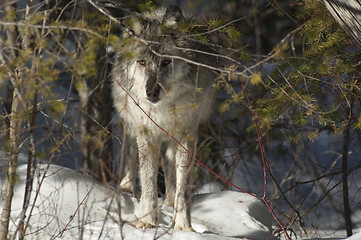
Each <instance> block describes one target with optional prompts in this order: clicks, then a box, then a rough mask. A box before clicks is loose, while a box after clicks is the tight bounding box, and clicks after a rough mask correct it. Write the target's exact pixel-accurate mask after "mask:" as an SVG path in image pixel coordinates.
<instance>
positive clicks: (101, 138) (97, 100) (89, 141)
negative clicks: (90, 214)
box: [79, 46, 113, 182]
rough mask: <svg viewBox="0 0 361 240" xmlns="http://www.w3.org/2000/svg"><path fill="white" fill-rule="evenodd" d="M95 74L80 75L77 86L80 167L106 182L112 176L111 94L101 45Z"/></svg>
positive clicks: (105, 60)
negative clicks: (79, 87) (80, 151)
mask: <svg viewBox="0 0 361 240" xmlns="http://www.w3.org/2000/svg"><path fill="white" fill-rule="evenodd" d="M97 59H98V60H97V66H101V67H100V68H98V69H97V74H96V76H95V77H91V78H85V79H83V83H84V84H83V85H84V87H82V89H80V90H79V95H80V104H81V108H82V109H81V110H82V114H81V138H82V146H81V148H82V156H83V166H82V167H83V170H84V171H86V172H88V173H90V174H91V175H93V176H94V177H96V178H97V179H99V180H101V181H103V182H107V181H109V180H110V179H111V178H112V177H113V155H112V153H113V146H112V136H111V112H112V105H113V104H112V98H111V91H110V80H109V79H108V75H109V71H108V67H107V65H106V63H107V59H106V53H105V46H99V50H98V53H97Z"/></svg>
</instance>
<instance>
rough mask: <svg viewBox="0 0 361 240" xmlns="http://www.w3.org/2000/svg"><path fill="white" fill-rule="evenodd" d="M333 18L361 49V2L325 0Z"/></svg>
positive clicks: (355, 0)
mask: <svg viewBox="0 0 361 240" xmlns="http://www.w3.org/2000/svg"><path fill="white" fill-rule="evenodd" d="M323 1H324V3H325V5H326V7H327V9H328V10H329V11H330V13H331V14H332V16H333V17H334V18H335V19H336V21H337V22H338V23H339V24H340V25H341V27H342V28H343V29H344V30H345V31H346V32H347V34H349V35H350V36H351V37H352V38H353V39H354V40H355V42H356V43H357V44H358V45H359V47H361V1H360V0H323Z"/></svg>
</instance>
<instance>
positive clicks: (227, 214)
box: [0, 165, 361, 240]
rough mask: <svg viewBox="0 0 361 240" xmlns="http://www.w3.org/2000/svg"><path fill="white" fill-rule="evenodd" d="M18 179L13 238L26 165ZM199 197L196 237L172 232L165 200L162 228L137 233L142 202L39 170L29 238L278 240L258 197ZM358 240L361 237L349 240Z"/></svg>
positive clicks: (68, 173) (205, 192) (213, 192)
mask: <svg viewBox="0 0 361 240" xmlns="http://www.w3.org/2000/svg"><path fill="white" fill-rule="evenodd" d="M4 176H5V174H2V179H0V181H1V182H0V183H1V186H2V184H3V182H4ZM18 176H19V180H18V181H17V184H16V187H15V195H14V199H13V204H12V224H11V228H10V229H11V233H12V234H13V233H14V232H15V229H16V225H17V223H18V222H19V217H18V216H19V215H20V212H21V209H22V204H23V192H24V187H25V176H26V165H21V166H19V168H18ZM37 193H38V194H37ZM198 193H200V194H196V195H195V196H194V197H193V200H192V209H191V218H192V225H193V228H194V229H195V230H196V232H186V231H176V230H173V229H172V228H171V219H172V209H171V208H169V207H165V206H162V204H161V203H162V201H161V199H160V201H159V202H160V213H159V226H157V227H156V228H153V229H137V228H134V227H133V226H131V225H130V224H128V223H129V222H131V221H134V220H136V218H137V217H136V212H137V206H138V202H137V200H136V199H135V198H134V197H132V196H131V195H129V194H127V193H121V192H116V191H114V190H113V189H112V188H110V187H109V186H105V185H102V184H100V183H98V182H96V181H95V180H93V179H92V178H90V177H88V176H85V175H83V174H81V173H79V172H77V171H75V170H71V169H68V168H65V167H60V166H56V165H40V166H39V171H38V172H37V178H35V180H34V184H33V192H32V195H31V205H30V207H29V208H28V211H27V214H26V215H27V216H31V218H30V222H29V224H28V229H27V233H28V236H27V237H26V239H126V240H127V239H129V240H131V239H132V240H134V239H144V240H147V239H160V240H168V239H169V240H170V239H173V240H183V239H184V240H185V239H194V240H221V239H222V240H223V239H224V240H231V239H240V238H244V239H251V240H263V239H270V240H271V239H276V237H274V236H272V233H271V232H272V223H273V220H272V217H271V216H270V214H269V211H268V210H267V208H266V207H265V205H264V204H263V203H262V202H261V201H260V200H258V199H256V198H255V197H252V196H250V195H248V194H245V193H240V192H234V191H221V188H220V187H219V186H217V185H216V184H208V185H206V186H203V188H202V189H199V190H198ZM0 203H1V202H0ZM1 206H2V203H1ZM0 210H2V209H0ZM81 236H82V237H81ZM337 239H341V238H337ZM359 239H361V233H358V234H356V235H354V236H353V237H351V238H348V240H359Z"/></svg>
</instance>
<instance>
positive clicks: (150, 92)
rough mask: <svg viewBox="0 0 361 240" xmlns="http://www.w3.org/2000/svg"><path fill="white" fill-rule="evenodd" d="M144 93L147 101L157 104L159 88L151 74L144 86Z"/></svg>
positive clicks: (155, 78)
mask: <svg viewBox="0 0 361 240" xmlns="http://www.w3.org/2000/svg"><path fill="white" fill-rule="evenodd" d="M145 91H146V94H147V99H148V100H149V101H150V102H152V103H157V102H158V101H159V100H160V98H159V93H160V86H159V84H158V81H157V77H156V75H155V74H152V75H151V76H150V77H149V78H148V80H147V84H146V86H145Z"/></svg>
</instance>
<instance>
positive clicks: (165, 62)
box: [162, 59, 171, 67]
mask: <svg viewBox="0 0 361 240" xmlns="http://www.w3.org/2000/svg"><path fill="white" fill-rule="evenodd" d="M170 63H171V60H169V59H167V60H164V61H163V62H162V66H164V67H165V66H167V65H169V64H170Z"/></svg>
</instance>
